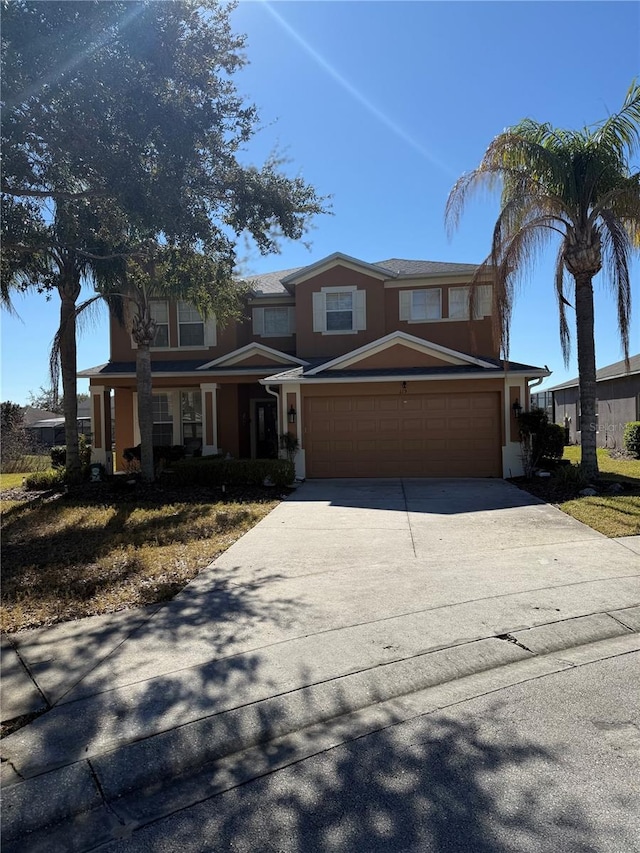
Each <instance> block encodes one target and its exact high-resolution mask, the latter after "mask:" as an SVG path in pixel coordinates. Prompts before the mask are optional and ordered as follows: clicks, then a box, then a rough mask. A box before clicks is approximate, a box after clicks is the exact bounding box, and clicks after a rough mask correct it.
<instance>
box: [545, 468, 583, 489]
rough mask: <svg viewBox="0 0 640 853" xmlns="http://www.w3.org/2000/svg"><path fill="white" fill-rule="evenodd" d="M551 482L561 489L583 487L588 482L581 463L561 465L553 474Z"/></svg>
mask: <svg viewBox="0 0 640 853" xmlns="http://www.w3.org/2000/svg"><path fill="white" fill-rule="evenodd" d="M553 482H554V483H555V485H557V486H559V487H560V488H562V489H563V490H566V489H576V490H578V489H583V488H584V487H585V486H587V485H588V484H589V479H588V477H587V476H586V474H585V473H584V471H583V469H582V466H581V465H562V466H561V467H560V468H557V469H556V471H555V472H554V474H553Z"/></svg>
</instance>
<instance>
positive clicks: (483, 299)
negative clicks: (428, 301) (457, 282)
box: [446, 284, 493, 323]
mask: <svg viewBox="0 0 640 853" xmlns="http://www.w3.org/2000/svg"><path fill="white" fill-rule="evenodd" d="M461 291H463V292H465V295H464V299H463V304H464V305H465V312H464V315H463V316H462V317H452V316H451V294H452V293H454V292H455V293H460V292H461ZM492 298H493V288H492V285H490V284H479V285H477V291H476V305H475V309H476V310H475V314H474V317H473V319H474V320H482V319H483V318H484V317H490V316H491V313H492ZM447 314H448V315H449V316H448V317H447V318H446V319H447V320H449V321H451V322H454V323H460V322H465V321H467V320H468V319H469V285H468V284H465V285H461V286H459V287H450V288H449V292H448V294H447Z"/></svg>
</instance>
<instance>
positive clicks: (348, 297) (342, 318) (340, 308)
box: [326, 291, 353, 332]
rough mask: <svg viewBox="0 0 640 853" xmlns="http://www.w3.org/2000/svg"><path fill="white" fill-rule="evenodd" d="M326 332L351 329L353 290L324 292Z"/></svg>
mask: <svg viewBox="0 0 640 853" xmlns="http://www.w3.org/2000/svg"><path fill="white" fill-rule="evenodd" d="M326 300H327V301H326V311H327V332H345V331H349V330H351V329H353V291H346V292H344V293H327V294H326Z"/></svg>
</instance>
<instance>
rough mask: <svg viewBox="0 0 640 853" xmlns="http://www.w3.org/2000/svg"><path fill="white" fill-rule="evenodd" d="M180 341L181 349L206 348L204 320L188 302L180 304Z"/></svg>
mask: <svg viewBox="0 0 640 853" xmlns="http://www.w3.org/2000/svg"><path fill="white" fill-rule="evenodd" d="M178 341H179V343H178V345H179V346H181V347H203V346H204V320H203V319H202V317H201V316H200V312H199V311H198V309H197V308H194V306H193V305H189V303H188V302H178Z"/></svg>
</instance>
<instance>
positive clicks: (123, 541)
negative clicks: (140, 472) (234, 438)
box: [0, 498, 277, 631]
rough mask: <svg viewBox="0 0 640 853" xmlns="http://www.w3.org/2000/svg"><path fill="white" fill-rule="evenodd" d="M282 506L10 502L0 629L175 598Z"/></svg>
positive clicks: (5, 520)
mask: <svg viewBox="0 0 640 853" xmlns="http://www.w3.org/2000/svg"><path fill="white" fill-rule="evenodd" d="M276 504H277V501H276V500H271V501H265V502H253V503H237V504H235V503H205V502H184V503H182V502H176V503H171V504H167V505H152V506H143V505H139V504H137V503H133V502H130V503H127V502H120V503H117V504H115V503H114V504H103V505H92V504H90V503H87V502H79V501H72V500H65V499H60V498H58V499H55V500H51V501H48V502H47V501H42V502H40V501H38V502H34V503H22V502H7V501H3V523H2V528H3V539H2V551H3V560H2V574H3V584H2V606H1V611H0V612H1V619H2V628H3V630H5V631H17V630H20V629H22V628H32V627H36V626H39V625H48V624H53V623H54V622H62V621H66V620H69V619H77V618H80V617H82V616H92V615H95V614H98V613H109V612H113V611H116V610H122V609H124V608H127V607H134V606H139V605H143V604H150V603H152V602H157V601H164V600H167V599H169V598H171V597H172V596H174V595H175V594H176V592H178V591H179V590H180V589H182V587H183V586H184V585H185V584H186V583H187V582H188V581H189V580H191V579H192V578H193V577H195V576H196V575H197V574H198V572H199V571H200V570H201V569H203V568H204V567H205V566H207V565H208V564H209V563H210V562H211V561H212V560H213V559H214V558H215V557H216V556H218V555H219V554H220V553H222V552H223V551H224V550H226V549H227V548H228V547H229V546H230V545H231V544H232V543H233V542H234V541H235V540H236V539H238V538H239V537H240V536H241V535H242V534H243V533H245V532H246V531H247V530H249V529H250V528H251V527H253V525H255V524H256V523H257V522H258V521H259V520H260V519H261V518H263V517H264V516H265V515H266V514H267V513H268V512H270V511H271V510H272V509H273V507H274V506H276Z"/></svg>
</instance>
